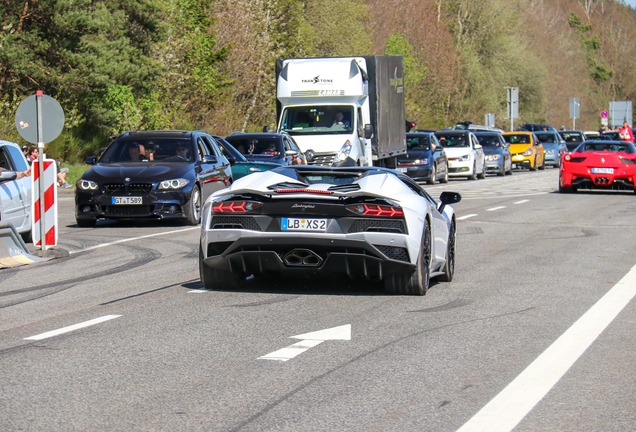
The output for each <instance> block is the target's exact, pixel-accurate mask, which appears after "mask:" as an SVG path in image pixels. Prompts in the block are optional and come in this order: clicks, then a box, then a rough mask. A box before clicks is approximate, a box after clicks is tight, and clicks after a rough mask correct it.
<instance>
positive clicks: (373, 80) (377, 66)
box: [276, 56, 406, 168]
mask: <svg viewBox="0 0 636 432" xmlns="http://www.w3.org/2000/svg"><path fill="white" fill-rule="evenodd" d="M276 79H277V81H276V98H277V103H276V114H277V119H278V125H277V131H278V132H279V133H288V134H290V135H292V136H293V137H294V140H295V141H296V142H297V143H298V145H299V146H300V149H301V150H302V151H303V153H304V154H305V156H306V158H307V162H308V163H309V164H312V165H323V166H356V165H357V166H374V165H375V166H385V167H388V168H395V167H396V166H397V162H396V161H397V156H398V155H400V154H403V153H406V130H405V126H404V125H405V114H404V67H403V63H402V56H362V57H327V58H305V59H300V58H279V59H277V60H276Z"/></svg>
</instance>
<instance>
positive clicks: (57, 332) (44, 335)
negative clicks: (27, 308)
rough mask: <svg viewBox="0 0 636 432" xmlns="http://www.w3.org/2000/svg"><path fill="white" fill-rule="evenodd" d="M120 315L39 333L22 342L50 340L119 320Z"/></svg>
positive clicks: (107, 316)
mask: <svg viewBox="0 0 636 432" xmlns="http://www.w3.org/2000/svg"><path fill="white" fill-rule="evenodd" d="M120 316H121V315H106V316H103V317H101V318H95V319H93V320H90V321H85V322H83V323H79V324H74V325H72V326H68V327H64V328H61V329H57V330H51V331H49V332H46V333H41V334H39V335H35V336H31V337H28V338H24V340H42V339H46V338H50V337H53V336H58V335H61V334H64V333H68V332H71V331H73V330H77V329H81V328H84V327H88V326H92V325H95V324H99V323H103V322H104V321H109V320H112V319H115V318H119V317H120Z"/></svg>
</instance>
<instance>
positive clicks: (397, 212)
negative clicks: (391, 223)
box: [346, 204, 404, 217]
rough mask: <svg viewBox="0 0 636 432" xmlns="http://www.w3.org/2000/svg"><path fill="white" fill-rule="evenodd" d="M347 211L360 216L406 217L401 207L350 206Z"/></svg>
mask: <svg viewBox="0 0 636 432" xmlns="http://www.w3.org/2000/svg"><path fill="white" fill-rule="evenodd" d="M346 209H347V210H349V211H350V212H352V213H355V214H357V215H360V216H383V217H404V211H403V210H402V208H401V207H398V206H390V205H380V204H350V205H348V206H346Z"/></svg>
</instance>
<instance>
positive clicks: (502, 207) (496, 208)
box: [486, 206, 506, 211]
mask: <svg viewBox="0 0 636 432" xmlns="http://www.w3.org/2000/svg"><path fill="white" fill-rule="evenodd" d="M505 208H506V206H499V207H493V208H489V209H488V210H486V211H495V210H501V209H505Z"/></svg>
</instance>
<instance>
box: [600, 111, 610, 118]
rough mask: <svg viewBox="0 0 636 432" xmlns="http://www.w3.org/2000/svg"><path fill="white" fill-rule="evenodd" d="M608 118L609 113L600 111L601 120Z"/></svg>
mask: <svg viewBox="0 0 636 432" xmlns="http://www.w3.org/2000/svg"><path fill="white" fill-rule="evenodd" d="M608 117H609V113H608V112H607V110H603V111H601V118H608Z"/></svg>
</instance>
